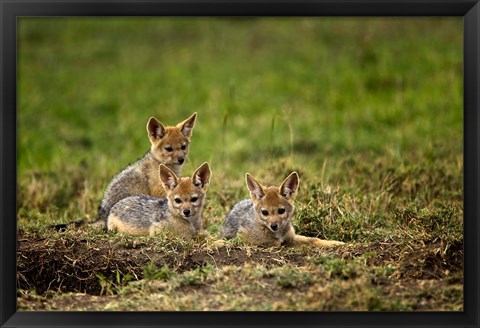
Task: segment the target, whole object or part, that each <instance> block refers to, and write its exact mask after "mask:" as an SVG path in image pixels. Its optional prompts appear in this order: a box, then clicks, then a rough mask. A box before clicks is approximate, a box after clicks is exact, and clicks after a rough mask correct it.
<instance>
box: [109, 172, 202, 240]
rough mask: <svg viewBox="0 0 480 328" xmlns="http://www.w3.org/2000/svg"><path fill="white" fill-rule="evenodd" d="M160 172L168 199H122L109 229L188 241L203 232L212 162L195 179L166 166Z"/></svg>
mask: <svg viewBox="0 0 480 328" xmlns="http://www.w3.org/2000/svg"><path fill="white" fill-rule="evenodd" d="M159 171H160V180H161V182H162V185H163V188H164V189H165V192H166V194H167V198H156V197H152V196H148V195H134V196H130V197H127V198H124V199H122V200H120V201H119V202H118V203H116V204H115V205H114V206H113V207H112V209H111V210H110V214H109V216H108V221H107V227H108V230H117V231H120V232H126V233H128V234H131V235H135V236H145V235H150V236H151V235H154V234H155V233H158V232H160V231H165V232H169V233H173V234H174V235H176V236H178V237H180V238H184V239H191V238H193V237H195V236H196V235H197V234H198V233H203V223H202V211H203V206H204V204H205V194H206V191H207V187H208V184H209V182H210V176H211V172H210V167H209V165H208V163H203V164H202V165H201V166H200V167H199V168H198V169H197V170H196V171H195V172H194V173H193V176H192V177H191V178H189V177H184V178H179V177H177V175H176V174H175V172H173V171H172V170H171V169H169V168H168V167H167V166H165V165H163V164H160V170H159Z"/></svg>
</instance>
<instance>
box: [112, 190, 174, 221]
mask: <svg viewBox="0 0 480 328" xmlns="http://www.w3.org/2000/svg"><path fill="white" fill-rule="evenodd" d="M110 213H111V214H113V215H116V216H118V217H121V218H128V220H125V223H127V222H128V225H129V226H132V227H134V228H138V229H149V228H150V227H151V226H152V224H154V223H158V222H160V221H163V220H168V219H169V218H170V213H169V211H168V201H167V199H166V198H156V197H152V196H147V195H135V196H130V197H127V198H124V199H122V200H120V201H118V202H117V203H116V204H115V205H114V206H113V207H112V208H111V210H110Z"/></svg>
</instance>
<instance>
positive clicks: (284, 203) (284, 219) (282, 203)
mask: <svg viewBox="0 0 480 328" xmlns="http://www.w3.org/2000/svg"><path fill="white" fill-rule="evenodd" d="M245 179H246V183H247V187H248V190H250V198H251V199H245V200H242V201H240V202H238V203H237V204H236V205H235V206H234V207H233V208H232V210H231V211H230V213H229V214H228V215H227V217H226V219H225V222H224V223H223V227H222V234H223V236H224V237H226V238H233V237H235V236H237V235H238V236H239V237H240V238H242V239H243V240H245V241H246V242H248V243H251V244H254V245H263V246H279V245H301V244H311V245H314V246H317V247H330V246H336V245H342V244H343V242H340V241H334V240H322V239H319V238H312V237H305V236H301V235H297V234H295V230H294V228H293V226H292V223H291V219H292V217H293V212H294V204H293V203H294V200H295V196H296V193H297V189H298V184H299V178H298V174H297V173H296V172H292V173H291V174H290V175H289V176H288V177H287V178H286V179H285V180H284V181H283V183H282V185H281V186H280V187H276V186H270V187H265V186H262V185H261V184H260V183H258V182H257V181H256V180H255V179H254V178H253V177H252V176H251V175H250V174H248V173H247V174H246V176H245Z"/></svg>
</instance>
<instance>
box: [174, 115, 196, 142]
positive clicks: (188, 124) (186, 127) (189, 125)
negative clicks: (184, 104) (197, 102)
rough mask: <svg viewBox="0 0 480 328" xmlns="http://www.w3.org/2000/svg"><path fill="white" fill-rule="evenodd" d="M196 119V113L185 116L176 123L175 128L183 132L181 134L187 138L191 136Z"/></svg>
mask: <svg viewBox="0 0 480 328" xmlns="http://www.w3.org/2000/svg"><path fill="white" fill-rule="evenodd" d="M196 119H197V113H193V114H192V116H190V117H189V118H187V119H186V120H185V121H183V122H181V123H178V124H177V128H179V129H180V131H181V132H182V133H183V135H184V136H185V137H187V138H190V137H191V136H192V130H193V127H194V126H195V120H196Z"/></svg>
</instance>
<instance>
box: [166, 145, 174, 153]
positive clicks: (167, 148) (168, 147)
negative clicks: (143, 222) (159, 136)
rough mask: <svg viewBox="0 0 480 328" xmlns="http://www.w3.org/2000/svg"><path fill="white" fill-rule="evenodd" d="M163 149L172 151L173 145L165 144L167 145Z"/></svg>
mask: <svg viewBox="0 0 480 328" xmlns="http://www.w3.org/2000/svg"><path fill="white" fill-rule="evenodd" d="M165 150H166V151H168V152H170V151H173V147H172V146H167V147H165Z"/></svg>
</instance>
